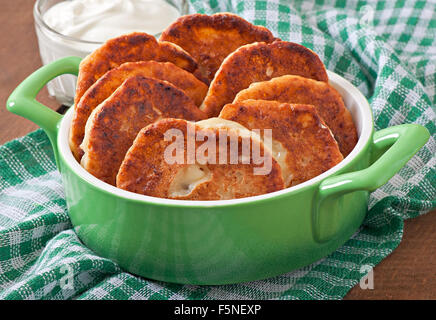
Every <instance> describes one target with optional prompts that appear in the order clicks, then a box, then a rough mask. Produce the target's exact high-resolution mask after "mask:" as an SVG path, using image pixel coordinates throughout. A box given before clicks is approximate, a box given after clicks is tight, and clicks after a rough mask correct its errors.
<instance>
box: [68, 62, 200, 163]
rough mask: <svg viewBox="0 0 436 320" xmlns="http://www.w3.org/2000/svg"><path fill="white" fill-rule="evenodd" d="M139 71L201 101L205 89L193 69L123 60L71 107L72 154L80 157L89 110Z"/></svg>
mask: <svg viewBox="0 0 436 320" xmlns="http://www.w3.org/2000/svg"><path fill="white" fill-rule="evenodd" d="M135 75H141V76H144V77H150V78H155V79H160V80H166V81H168V82H170V83H172V84H173V85H175V86H176V87H178V88H179V89H181V90H183V91H184V92H185V93H186V95H187V96H188V97H190V98H191V99H192V100H193V101H194V102H195V104H196V105H197V106H199V105H200V104H201V102H202V101H203V99H204V96H205V95H206V92H207V86H206V85H205V84H204V83H203V82H201V81H200V80H198V79H197V78H196V77H195V76H194V75H192V73H190V72H188V71H186V70H183V69H181V68H179V67H177V66H176V65H174V64H173V63H171V62H156V61H140V62H126V63H123V64H122V65H120V66H119V67H117V68H114V69H112V70H109V71H108V72H106V73H105V74H104V76H102V77H101V78H100V79H98V80H97V82H95V83H94V84H93V85H92V86H91V87H90V88H89V89H88V90H86V92H85V94H84V95H83V96H82V98H81V99H80V101H79V103H77V104H76V106H75V107H74V114H73V121H72V123H71V130H70V148H71V151H72V152H73V154H74V157H75V158H76V159H77V160H78V161H80V159H81V157H82V155H83V151H82V150H81V149H80V144H81V143H82V141H83V137H84V135H85V125H86V121H87V120H88V117H89V115H90V114H91V112H92V110H94V109H95V108H96V107H97V106H98V105H99V104H100V103H101V102H103V101H104V100H105V99H106V98H107V97H109V96H110V95H111V94H112V93H113V92H114V91H115V89H116V88H118V87H119V86H120V85H121V84H122V83H123V81H124V80H126V79H127V78H129V77H131V76H135Z"/></svg>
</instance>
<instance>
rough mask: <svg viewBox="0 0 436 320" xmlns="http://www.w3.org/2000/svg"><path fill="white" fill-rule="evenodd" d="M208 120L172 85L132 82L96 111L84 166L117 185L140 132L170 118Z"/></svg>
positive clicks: (142, 79) (146, 80)
mask: <svg viewBox="0 0 436 320" xmlns="http://www.w3.org/2000/svg"><path fill="white" fill-rule="evenodd" d="M166 117H172V118H183V119H189V120H195V121H197V120H201V119H204V118H205V115H204V113H203V112H201V111H200V110H199V109H198V108H197V107H196V106H195V104H194V103H193V102H192V100H191V99H190V98H189V97H187V96H186V94H185V93H184V92H183V91H182V90H180V89H178V88H176V87H175V86H173V85H172V84H170V83H169V82H166V81H162V80H156V79H153V78H145V77H142V76H134V77H131V78H128V79H127V80H125V81H124V82H123V84H122V85H121V86H120V87H118V89H117V90H116V91H115V92H114V93H113V94H112V95H111V96H110V97H109V98H107V99H106V100H105V101H104V102H103V103H102V104H100V105H99V106H98V107H97V108H95V109H94V111H93V112H92V114H91V116H90V117H89V119H88V122H87V124H86V132H85V138H84V140H83V143H82V145H81V148H82V149H83V151H84V155H83V157H82V163H81V164H82V166H83V167H84V168H85V169H86V170H87V171H89V172H90V173H91V174H93V175H94V176H96V177H97V178H99V179H101V180H103V181H105V182H107V183H110V184H115V177H116V174H117V172H118V168H119V166H120V164H121V162H122V160H123V158H124V155H125V154H126V152H127V150H128V149H129V147H130V146H131V145H132V142H133V140H134V139H135V137H136V135H137V133H138V132H139V130H141V129H142V128H143V127H145V126H147V125H149V124H150V123H153V122H154V121H156V120H158V119H161V118H166Z"/></svg>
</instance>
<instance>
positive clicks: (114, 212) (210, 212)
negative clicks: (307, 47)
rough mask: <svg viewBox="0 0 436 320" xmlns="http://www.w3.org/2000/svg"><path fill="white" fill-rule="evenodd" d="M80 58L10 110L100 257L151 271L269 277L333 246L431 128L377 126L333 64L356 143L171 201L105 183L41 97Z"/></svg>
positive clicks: (25, 87) (62, 64)
mask: <svg viewBox="0 0 436 320" xmlns="http://www.w3.org/2000/svg"><path fill="white" fill-rule="evenodd" d="M79 62H80V59H79V58H75V57H70V58H65V59H61V60H58V61H56V62H54V63H52V64H49V65H46V66H44V67H42V68H41V69H39V70H37V71H36V72H35V73H33V74H32V75H31V76H29V77H28V78H27V79H26V80H24V81H23V82H22V83H21V84H20V85H19V86H18V87H17V88H16V89H15V91H14V92H13V93H12V94H11V96H10V98H9V100H8V103H7V107H8V109H9V110H10V111H11V112H13V113H16V114H18V115H21V116H23V117H25V118H27V119H30V120H32V121H33V122H35V123H36V124H38V125H39V126H40V127H42V128H43V129H44V130H45V131H46V133H47V135H48V137H49V138H50V141H51V143H52V145H53V150H54V153H55V157H56V162H57V165H58V168H59V171H60V172H61V174H62V179H63V184H64V189H65V196H66V201H67V205H68V210H69V215H70V217H71V221H72V223H73V225H74V226H75V231H76V232H77V234H78V236H79V237H80V239H81V240H82V241H83V242H84V243H85V244H86V245H87V246H88V247H89V248H91V249H92V250H94V251H95V252H96V253H97V254H98V255H101V256H103V257H107V258H110V259H113V260H115V261H116V262H117V263H118V264H119V265H120V266H121V267H122V268H124V269H125V270H127V271H130V272H132V273H134V274H138V275H141V276H144V277H147V278H151V279H156V280H162V281H168V282H176V283H189V284H228V283H237V282H245V281H252V280H258V279H264V278H268V277H272V276H276V275H279V274H282V273H285V272H289V271H291V270H294V269H296V268H300V267H302V266H305V265H308V264H310V263H312V262H314V261H317V260H319V259H321V258H323V257H325V256H327V255H328V254H329V253H331V252H333V251H335V250H336V249H337V248H338V247H339V246H341V245H342V244H343V243H344V242H345V241H347V240H348V239H349V238H350V236H351V235H352V234H353V233H354V232H356V230H357V229H358V228H359V226H360V225H361V223H362V221H363V219H364V217H365V214H366V212H367V204H368V195H369V192H370V191H373V190H375V189H376V188H378V187H380V186H381V185H383V184H384V183H386V182H387V181H388V180H389V179H390V178H391V177H392V176H393V175H394V174H395V173H396V172H397V171H398V170H400V169H401V167H403V166H404V165H405V163H406V162H407V161H408V160H409V159H410V158H411V157H412V156H413V155H414V154H415V153H416V152H417V151H418V150H419V149H420V148H421V147H422V146H423V145H424V144H425V142H426V141H427V140H428V138H429V133H428V131H427V130H426V129H425V128H424V127H421V126H419V125H413V124H405V125H400V126H395V127H390V128H387V129H384V130H380V131H378V132H374V128H373V120H372V114H371V109H370V107H369V105H368V102H367V101H366V99H365V97H364V96H363V95H362V94H361V93H360V92H359V90H358V89H356V88H355V87H354V86H353V85H352V84H350V83H349V82H348V81H346V80H345V79H343V78H342V77H340V76H338V75H337V74H335V73H333V72H329V78H330V83H331V84H332V85H333V86H334V87H335V88H336V89H337V90H338V91H339V92H340V94H341V95H342V97H343V99H344V101H345V104H346V106H347V108H348V109H349V110H350V112H351V113H352V115H353V119H354V122H355V124H356V127H357V130H358V133H359V141H358V143H357V145H356V147H355V148H354V150H353V151H352V152H351V153H350V154H349V155H348V156H347V157H346V158H345V159H344V160H343V161H342V162H341V163H339V164H338V165H337V166H335V167H334V168H331V169H330V170H328V171H327V172H325V173H323V174H322V175H320V176H318V177H315V178H313V179H312V180H310V181H306V182H304V183H302V184H300V185H297V186H294V187H291V188H287V189H284V190H281V191H277V192H274V193H270V194H265V195H260V196H255V197H250V198H244V199H234V200H220V201H185V200H168V199H160V198H154V197H148V196H144V195H140V194H135V193H131V192H128V191H124V190H121V189H118V188H115V187H113V186H111V185H109V184H106V183H104V182H102V181H100V180H98V179H97V178H95V177H94V176H92V175H91V174H89V173H88V172H87V171H85V170H84V169H83V168H82V167H81V166H80V165H79V163H77V162H76V160H75V159H74V157H73V155H72V153H71V151H70V149H69V146H68V133H69V127H70V122H71V118H72V110H69V111H68V112H67V113H66V115H65V116H61V115H59V114H58V113H56V112H54V111H52V110H50V109H49V108H47V107H45V106H44V105H42V104H40V103H39V102H37V101H36V100H35V97H36V95H37V93H38V92H39V91H40V90H41V88H42V87H43V86H44V85H45V84H46V83H47V82H48V81H49V80H51V79H53V78H55V77H56V76H59V75H62V74H66V73H70V74H77V72H78V65H79Z"/></svg>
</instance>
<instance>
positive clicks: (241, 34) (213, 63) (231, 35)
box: [160, 13, 274, 83]
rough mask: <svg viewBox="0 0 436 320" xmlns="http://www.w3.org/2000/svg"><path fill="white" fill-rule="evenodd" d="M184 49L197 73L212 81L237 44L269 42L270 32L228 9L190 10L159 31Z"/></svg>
mask: <svg viewBox="0 0 436 320" xmlns="http://www.w3.org/2000/svg"><path fill="white" fill-rule="evenodd" d="M160 40H164V41H170V42H173V43H176V44H178V45H179V46H180V47H182V48H183V49H185V50H186V51H187V52H188V53H189V54H190V55H191V56H192V57H193V58H194V59H195V60H196V61H197V63H198V68H199V71H200V73H201V75H202V76H203V77H204V78H205V79H207V81H208V82H207V83H210V81H212V79H213V77H214V75H215V73H216V71H217V70H218V68H219V67H220V65H221V63H222V62H223V60H224V59H225V58H226V57H227V56H228V55H229V54H230V53H232V52H233V51H235V50H236V49H237V48H239V47H240V46H243V45H245V44H249V43H253V42H272V41H273V40H274V36H273V35H272V33H271V32H270V31H269V30H268V29H266V28H264V27H260V26H255V25H253V24H251V23H249V22H248V21H246V20H244V19H243V18H241V17H239V16H237V15H235V14H232V13H216V14H213V15H211V16H209V15H206V14H198V13H195V14H191V15H187V16H183V17H180V18H179V19H178V20H176V21H175V22H174V23H173V24H171V25H170V26H169V27H168V28H167V29H166V30H165V31H164V32H163V33H162V35H161V37H160Z"/></svg>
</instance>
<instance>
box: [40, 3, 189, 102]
mask: <svg viewBox="0 0 436 320" xmlns="http://www.w3.org/2000/svg"><path fill="white" fill-rule="evenodd" d="M187 13H188V4H187V1H186V0H69V1H65V0H37V1H36V2H35V6H34V10H33V15H34V19H35V29H36V35H37V38H38V44H39V51H40V55H41V60H42V63H43V64H44V65H45V64H48V63H50V62H52V61H54V60H57V59H60V58H63V57H67V56H79V57H85V56H87V55H88V54H89V53H90V52H92V51H93V50H95V49H96V48H98V47H99V46H100V45H101V44H102V43H103V42H104V41H106V40H108V39H111V38H114V37H117V36H119V35H122V34H126V33H130V32H134V31H139V32H146V33H149V34H152V35H154V36H156V37H159V36H160V34H161V32H162V31H163V30H164V29H165V28H166V27H167V26H168V25H170V24H171V23H172V22H173V21H174V20H176V19H177V18H178V17H179V16H181V15H184V14H187ZM47 88H48V92H49V94H50V95H51V96H53V97H55V98H56V100H57V101H58V102H59V103H61V104H64V105H67V106H71V105H72V104H73V100H74V93H75V88H76V77H75V76H72V75H63V76H60V77H57V78H56V79H53V80H52V81H50V82H49V83H48V84H47Z"/></svg>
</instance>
